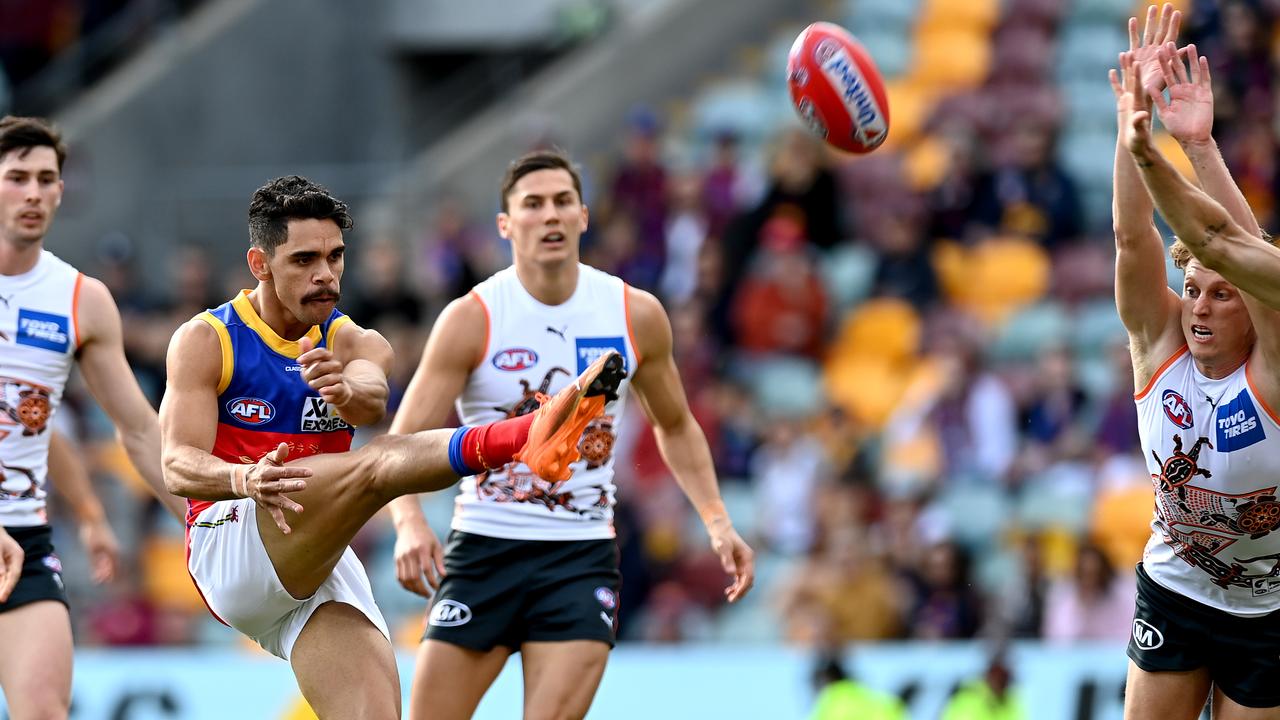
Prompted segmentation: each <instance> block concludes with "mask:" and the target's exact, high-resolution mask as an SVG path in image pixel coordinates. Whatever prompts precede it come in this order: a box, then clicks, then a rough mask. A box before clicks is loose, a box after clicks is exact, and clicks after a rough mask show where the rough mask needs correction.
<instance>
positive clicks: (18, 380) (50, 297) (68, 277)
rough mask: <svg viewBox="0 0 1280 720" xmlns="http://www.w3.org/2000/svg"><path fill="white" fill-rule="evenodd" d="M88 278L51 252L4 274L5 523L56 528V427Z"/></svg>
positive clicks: (0, 457) (0, 363) (0, 392)
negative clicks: (51, 512) (51, 473)
mask: <svg viewBox="0 0 1280 720" xmlns="http://www.w3.org/2000/svg"><path fill="white" fill-rule="evenodd" d="M82 277H83V276H82V275H81V274H80V272H79V271H78V270H76V269H75V268H73V267H71V266H70V265H68V264H67V263H65V262H63V261H62V260H60V259H59V258H58V257H57V256H56V255H54V254H53V253H51V252H49V251H47V250H45V251H42V252H41V253H40V259H39V260H37V261H36V266H35V267H34V268H32V269H31V270H30V271H28V272H25V273H23V274H21V275H0V465H2V466H3V472H4V479H3V482H0V525H4V526H7V527H30V526H34V525H44V524H46V523H48V518H47V517H46V515H45V489H44V486H45V479H46V475H47V473H48V463H49V430H48V425H49V420H50V418H52V417H53V413H54V412H55V411H57V409H58V405H59V404H60V403H61V402H62V389H63V388H64V387H65V386H66V384H67V376H68V375H69V374H70V373H71V364H72V363H73V362H74V361H75V352H76V348H77V347H78V346H79V337H80V333H79V329H78V328H77V327H76V306H77V301H78V300H79V297H80V281H81V279H82Z"/></svg>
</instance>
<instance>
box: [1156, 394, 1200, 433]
mask: <svg viewBox="0 0 1280 720" xmlns="http://www.w3.org/2000/svg"><path fill="white" fill-rule="evenodd" d="M1160 404H1161V405H1163V406H1164V415H1165V417H1167V418H1169V422H1171V423H1173V424H1174V425H1177V426H1178V427H1180V428H1182V429H1183V430H1190V429H1191V426H1192V425H1194V424H1195V423H1194V421H1193V420H1192V417H1191V406H1190V405H1188V404H1187V401H1186V400H1184V399H1182V396H1181V395H1179V394H1178V392H1177V391H1176V390H1165V391H1164V395H1162V396H1161V397H1160Z"/></svg>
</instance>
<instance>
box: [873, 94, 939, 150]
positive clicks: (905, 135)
mask: <svg viewBox="0 0 1280 720" xmlns="http://www.w3.org/2000/svg"><path fill="white" fill-rule="evenodd" d="M884 92H885V95H886V96H887V97H888V100H889V136H888V137H887V138H885V141H884V145H883V146H882V148H881V149H882V150H883V149H886V148H888V149H892V148H903V147H907V146H909V145H911V143H913V142H914V141H915V140H916V138H917V136H919V134H920V131H921V130H922V129H923V128H924V123H925V121H926V120H928V118H929V114H930V113H932V112H933V106H934V103H935V102H936V101H937V92H936V90H934V89H931V88H928V87H925V86H924V85H923V84H921V83H918V82H914V81H909V80H889V81H887V82H885V84H884Z"/></svg>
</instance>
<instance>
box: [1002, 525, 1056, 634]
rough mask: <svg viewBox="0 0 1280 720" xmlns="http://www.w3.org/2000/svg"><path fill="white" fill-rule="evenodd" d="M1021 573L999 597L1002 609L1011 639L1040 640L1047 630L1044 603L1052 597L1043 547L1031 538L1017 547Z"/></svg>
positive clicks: (1035, 537) (1032, 535) (1030, 536)
mask: <svg viewBox="0 0 1280 720" xmlns="http://www.w3.org/2000/svg"><path fill="white" fill-rule="evenodd" d="M1017 554H1018V572H1017V573H1016V575H1015V577H1014V578H1013V580H1012V582H1010V584H1009V585H1008V586H1007V587H1006V588H1005V591H1004V592H1002V593H1001V594H1000V601H999V605H1000V607H1001V610H1002V612H1003V614H1004V616H1005V617H1004V624H1005V627H1006V628H1007V630H1008V634H1009V635H1010V636H1011V637H1016V638H1038V637H1040V633H1041V632H1042V631H1043V628H1044V612H1045V602H1046V600H1047V599H1048V596H1049V590H1050V585H1049V578H1048V577H1047V575H1046V567H1045V555H1044V543H1043V541H1042V540H1041V538H1040V536H1039V535H1038V534H1034V533H1031V534H1028V535H1027V536H1026V537H1025V538H1023V539H1022V541H1021V542H1020V543H1018V545H1017Z"/></svg>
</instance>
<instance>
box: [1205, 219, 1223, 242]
mask: <svg viewBox="0 0 1280 720" xmlns="http://www.w3.org/2000/svg"><path fill="white" fill-rule="evenodd" d="M1226 229H1227V224H1226V223H1219V224H1217V225H1209V226H1207V227H1205V229H1204V244H1205V245H1208V244H1209V243H1211V242H1213V240H1214V238H1216V237H1218V236H1219V235H1221V234H1222V231H1223V230H1226Z"/></svg>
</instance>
